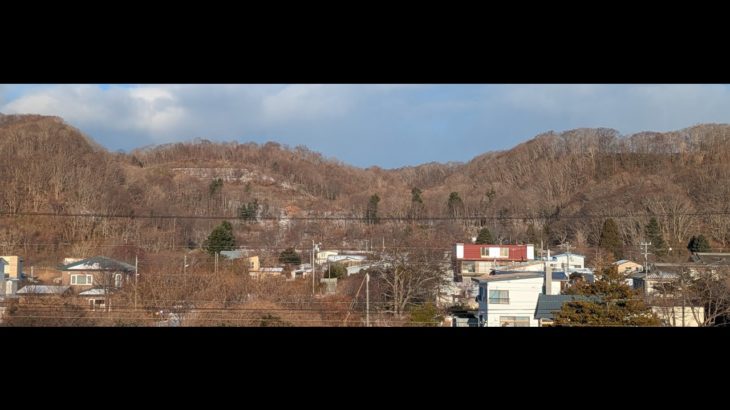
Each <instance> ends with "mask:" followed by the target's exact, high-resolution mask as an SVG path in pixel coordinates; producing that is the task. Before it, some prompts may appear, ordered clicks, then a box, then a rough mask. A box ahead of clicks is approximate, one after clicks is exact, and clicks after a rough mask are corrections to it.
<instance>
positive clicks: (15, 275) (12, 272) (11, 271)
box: [0, 256, 23, 279]
mask: <svg viewBox="0 0 730 410" xmlns="http://www.w3.org/2000/svg"><path fill="white" fill-rule="evenodd" d="M0 258H3V259H5V260H6V261H8V266H6V267H5V273H7V274H8V277H9V278H11V279H20V275H21V274H22V273H23V258H21V257H20V256H0Z"/></svg>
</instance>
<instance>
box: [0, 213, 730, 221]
mask: <svg viewBox="0 0 730 410" xmlns="http://www.w3.org/2000/svg"><path fill="white" fill-rule="evenodd" d="M716 215H730V211H703V212H678V213H635V214H628V213H624V214H601V215H596V214H579V215H560V216H544V215H543V216H539V215H528V214H522V215H512V216H495V215H472V216H444V215H437V216H425V217H424V216H420V217H410V216H379V217H378V219H379V220H383V221H403V222H408V221H449V220H457V221H471V220H484V219H487V220H520V219H546V220H550V219H554V220H560V219H604V218H614V219H624V218H646V217H652V216H654V217H657V216H659V217H661V216H666V217H673V216H716ZM0 216H4V217H13V216H35V217H54V218H119V219H200V220H209V219H214V220H215V219H221V220H240V221H241V222H242V223H248V222H247V221H243V220H241V219H240V218H239V217H238V216H236V215H175V214H161V215H154V214H139V215H137V214H109V213H68V212H62V213H54V212H9V211H0ZM258 220H261V221H280V222H281V221H362V222H367V221H368V218H367V217H364V216H363V217H359V216H292V217H286V218H282V217H278V216H266V217H259V218H258Z"/></svg>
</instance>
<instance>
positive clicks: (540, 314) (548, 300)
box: [535, 294, 599, 319]
mask: <svg viewBox="0 0 730 410" xmlns="http://www.w3.org/2000/svg"><path fill="white" fill-rule="evenodd" d="M591 300H599V299H598V298H597V297H596V296H584V295H542V294H541V295H539V296H538V297H537V309H535V319H553V313H555V312H557V311H559V310H560V309H562V308H563V304H564V303H566V302H573V301H581V302H583V301H591Z"/></svg>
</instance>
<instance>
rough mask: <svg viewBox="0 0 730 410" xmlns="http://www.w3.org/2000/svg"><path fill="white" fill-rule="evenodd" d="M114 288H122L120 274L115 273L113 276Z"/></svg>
mask: <svg viewBox="0 0 730 410" xmlns="http://www.w3.org/2000/svg"><path fill="white" fill-rule="evenodd" d="M114 287H116V288H121V287H122V274H121V273H117V274H116V275H114Z"/></svg>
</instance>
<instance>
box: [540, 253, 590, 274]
mask: <svg viewBox="0 0 730 410" xmlns="http://www.w3.org/2000/svg"><path fill="white" fill-rule="evenodd" d="M544 260H545V261H547V262H548V263H549V264H550V267H551V268H553V269H556V270H563V271H564V270H566V269H568V270H570V269H583V268H585V260H586V257H585V256H583V255H578V254H575V253H561V254H558V255H553V256H550V251H549V250H548V256H547V257H546V258H544Z"/></svg>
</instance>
